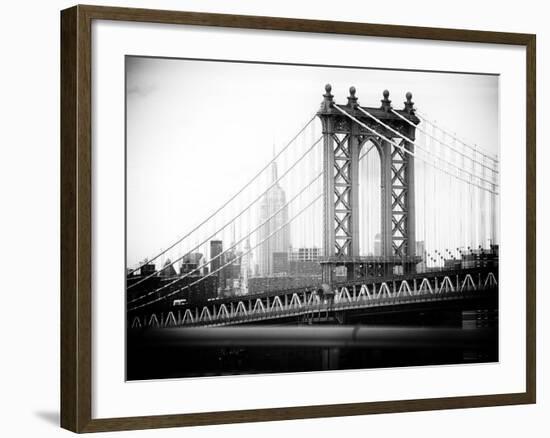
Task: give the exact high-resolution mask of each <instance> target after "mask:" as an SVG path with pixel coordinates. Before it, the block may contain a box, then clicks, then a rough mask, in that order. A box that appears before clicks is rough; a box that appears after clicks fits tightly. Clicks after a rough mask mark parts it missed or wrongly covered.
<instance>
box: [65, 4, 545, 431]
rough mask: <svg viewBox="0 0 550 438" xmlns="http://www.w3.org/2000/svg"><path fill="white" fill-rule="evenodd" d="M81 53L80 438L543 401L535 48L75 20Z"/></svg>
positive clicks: (214, 23) (72, 31)
mask: <svg viewBox="0 0 550 438" xmlns="http://www.w3.org/2000/svg"><path fill="white" fill-rule="evenodd" d="M61 55H62V56H61V120H62V129H61V201H62V202H61V208H62V211H61V217H62V223H61V257H62V259H61V265H62V272H61V276H62V283H61V367H62V369H61V420H62V426H63V427H65V428H67V429H70V430H73V431H76V432H92V431H105V430H123V429H143V428H157V427H171V426H187V425H203V424H219V423H232V422H245V421H268V420H279V419H295V418H315V417H324V416H343V415H361V414H370V413H385V412H403V411H415V410H429V409H451V408H461V407H477V406H495V405H509V404H522V403H534V402H535V262H536V259H535V193H536V192H535V190H536V188H535V36H534V35H528V34H513V33H499V32H481V31H469V30H454V29H435V28H419V27H407V26H387V25H374V24H364V23H345V22H330V21H313V20H297V19H286V18H285V19H283V18H273V17H253V16H233V15H221V14H204V13H194V12H175V11H155V10H142V9H125V8H109V7H96V6H75V7H73V8H70V9H67V10H64V11H62V13H61ZM212 394H215V395H216V396H215V397H212ZM266 395H269V396H268V397H267V396H266Z"/></svg>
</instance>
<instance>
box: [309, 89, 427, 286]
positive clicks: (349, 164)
mask: <svg viewBox="0 0 550 438" xmlns="http://www.w3.org/2000/svg"><path fill="white" fill-rule="evenodd" d="M331 91H332V87H331V86H330V84H327V85H326V86H325V94H324V95H323V102H322V103H321V107H320V109H319V111H318V112H317V116H318V117H319V118H320V119H321V122H322V129H323V139H324V145H323V148H324V152H323V160H324V181H323V187H324V242H323V247H324V254H323V258H322V260H321V265H322V277H323V283H326V284H329V285H332V283H333V280H334V270H335V268H336V267H337V266H345V267H346V270H347V280H354V279H359V278H363V277H365V276H370V275H377V276H381V275H384V276H385V275H390V274H391V273H392V272H393V270H394V267H395V266H402V269H403V272H404V273H409V272H414V271H415V267H416V264H417V263H419V262H420V257H417V256H416V254H415V246H416V240H415V210H414V207H415V205H414V203H415V196H414V159H413V157H412V156H411V155H409V154H407V153H406V152H404V151H403V150H402V149H401V148H399V147H396V146H394V145H393V144H392V143H391V142H389V141H387V140H391V141H392V142H394V143H397V144H400V145H401V146H403V147H404V148H405V149H407V150H409V151H411V152H412V153H414V145H412V144H411V143H410V142H407V141H405V140H404V139H402V138H401V137H399V136H397V135H396V134H395V133H394V132H392V131H391V130H390V129H387V128H385V127H384V126H383V125H382V124H380V122H379V121H381V122H383V123H384V124H385V125H387V126H389V127H391V128H392V129H394V130H396V131H397V132H399V133H401V134H403V135H404V136H406V137H407V138H409V139H411V140H412V141H414V139H415V130H416V129H415V127H414V126H411V125H410V124H408V123H406V122H405V121H404V120H402V119H400V118H399V117H397V116H396V115H395V114H393V113H392V111H391V109H392V106H391V101H390V100H389V92H388V91H387V90H385V91H384V92H383V99H382V100H381V106H380V107H376V108H370V107H360V106H359V103H358V98H357V97H356V95H355V94H356V90H355V88H354V87H351V88H350V90H349V91H350V95H349V97H348V102H347V104H346V105H338V108H339V109H338V108H337V107H336V106H337V104H336V103H335V102H334V96H333V95H332V94H331ZM359 108H362V109H363V110H365V111H366V112H368V113H369V114H370V115H372V116H374V117H376V119H378V120H379V121H376V120H375V119H374V118H372V117H369V116H368V115H367V114H365V113H364V112H362V111H360V109H359ZM397 112H398V113H399V114H401V115H402V116H403V117H405V118H407V119H408V120H410V121H411V122H413V123H414V124H415V125H417V124H418V123H419V122H420V120H419V119H418V118H417V117H416V116H415V114H414V107H413V102H412V94H411V93H407V95H406V101H405V106H404V109H402V110H397ZM352 117H353V119H355V120H353V119H352ZM357 121H359V122H360V123H358V122H357ZM362 125H365V126H368V127H370V128H371V129H372V131H371V130H369V129H367V128H365V126H362ZM382 137H385V139H384V138H382ZM369 141H370V142H372V144H374V145H375V147H376V149H377V151H378V154H379V157H380V169H381V181H380V183H381V204H380V205H381V212H380V213H381V228H382V230H381V231H382V232H381V235H382V255H381V256H380V257H372V256H371V257H361V256H360V254H359V242H360V240H359V221H360V220H361V218H360V217H359V176H360V175H359V157H360V154H361V149H362V147H363V146H364V145H365V144H366V143H368V142H369ZM373 267H374V268H373Z"/></svg>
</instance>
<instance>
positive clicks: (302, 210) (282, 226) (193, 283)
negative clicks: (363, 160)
mask: <svg viewBox="0 0 550 438" xmlns="http://www.w3.org/2000/svg"><path fill="white" fill-rule="evenodd" d="M321 174H322V173H321ZM322 197H323V193H320V194H319V195H317V196H316V197H315V198H314V199H313V200H312V201H311V202H310V203H308V204H307V205H306V206H305V207H304V208H302V209H301V210H300V211H299V212H298V213H296V214H295V215H294V216H293V217H292V218H290V219H289V220H288V221H287V222H285V223H284V224H283V225H281V226H280V227H279V228H277V229H276V230H275V231H273V232H272V233H270V234H269V235H268V236H267V237H266V238H264V239H263V240H261V241H260V242H258V243H257V244H256V245H254V246H253V247H252V248H250V249H248V250H247V251H245V252H244V253H243V254H241V255H239V256H237V257H235V258H234V259H232V260H231V261H229V262H228V263H226V264H225V265H223V266H220V267H219V268H218V269H216V270H215V271H212V272H210V273H208V274H207V275H205V276H203V277H201V278H199V279H198V280H195V281H194V282H192V283H190V284H188V285H185V286H183V287H181V288H179V289H176V290H175V291H172V292H170V293H168V294H166V295H164V296H162V297H158V298H155V299H154V300H152V301H149V302H147V303H144V304H140V305H138V306H135V307H132V308H131V309H128V310H127V312H132V311H134V310H137V309H140V308H142V307H146V306H150V305H151V304H154V303H156V302H158V301H162V300H165V299H166V298H169V297H171V296H173V295H175V294H176V293H178V292H182V291H184V290H186V289H189V288H190V287H192V286H194V285H196V284H198V283H200V282H201V281H203V280H205V279H207V278H208V277H210V276H212V275H214V274H215V273H217V272H219V271H221V270H222V269H224V268H226V267H227V266H229V265H230V264H231V263H233V262H234V261H235V260H237V259H242V258H243V257H244V256H245V255H248V254H249V253H250V252H251V251H252V250H254V249H255V248H257V247H258V246H259V245H261V244H262V243H264V242H265V241H266V240H268V239H270V238H271V237H272V236H273V235H275V234H276V233H278V232H279V231H281V230H282V229H283V228H285V227H286V226H288V225H289V224H290V223H291V222H292V221H293V220H294V219H296V218H297V217H298V216H300V215H301V214H302V213H303V212H304V211H306V210H307V209H308V208H309V207H311V206H312V205H313V204H314V203H315V202H316V201H318V200H319V199H321V198H322Z"/></svg>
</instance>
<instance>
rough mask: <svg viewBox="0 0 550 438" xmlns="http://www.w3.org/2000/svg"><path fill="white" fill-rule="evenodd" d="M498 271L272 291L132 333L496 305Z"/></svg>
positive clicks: (180, 313) (133, 319)
mask: <svg viewBox="0 0 550 438" xmlns="http://www.w3.org/2000/svg"><path fill="white" fill-rule="evenodd" d="M497 286H498V268H497V267H495V266H489V267H477V268H465V269H459V270H456V269H455V270H452V269H451V270H438V271H428V272H422V273H411V274H406V275H399V276H395V275H394V276H391V277H374V278H368V279H363V280H355V281H344V282H339V283H336V284H335V285H334V288H333V289H334V294H331V293H329V294H326V293H323V291H322V290H321V289H320V288H319V287H311V288H301V289H287V290H281V291H271V292H267V293H263V294H255V295H248V296H236V297H226V298H220V299H216V300H213V301H210V302H206V303H202V304H199V305H196V306H189V307H185V306H182V307H181V308H180V307H177V306H175V307H173V308H172V310H169V311H167V312H153V313H149V314H146V315H133V316H130V319H129V321H128V323H129V326H130V327H131V328H135V329H138V328H144V327H152V328H158V327H181V326H189V327H193V326H204V327H215V326H228V325H241V324H251V323H252V324H261V323H270V322H272V323H276V324H281V323H291V322H294V323H304V324H311V323H318V322H323V320H325V321H327V320H328V318H329V316H330V317H331V318H332V319H336V321H337V322H340V323H342V322H343V320H344V319H345V315H346V314H351V313H354V312H362V313H378V312H410V311H411V310H419V309H420V310H421V309H434V308H442V309H443V308H446V307H449V306H454V307H456V306H459V307H460V306H462V307H464V310H465V309H466V308H469V307H472V306H473V308H476V306H478V305H479V304H480V303H483V304H484V305H485V304H487V302H489V303H494V304H496V302H497V301H496V300H497V299H498V287H497Z"/></svg>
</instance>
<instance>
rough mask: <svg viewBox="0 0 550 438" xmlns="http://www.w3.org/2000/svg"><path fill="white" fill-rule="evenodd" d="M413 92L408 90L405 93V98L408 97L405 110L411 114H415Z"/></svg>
mask: <svg viewBox="0 0 550 438" xmlns="http://www.w3.org/2000/svg"><path fill="white" fill-rule="evenodd" d="M412 97H413V95H412V93H411V92H410V91H407V94H405V98H406V99H407V100H406V101H405V102H404V103H405V109H404V110H405V111H406V112H407V113H409V114H414V102H413V101H412Z"/></svg>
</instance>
